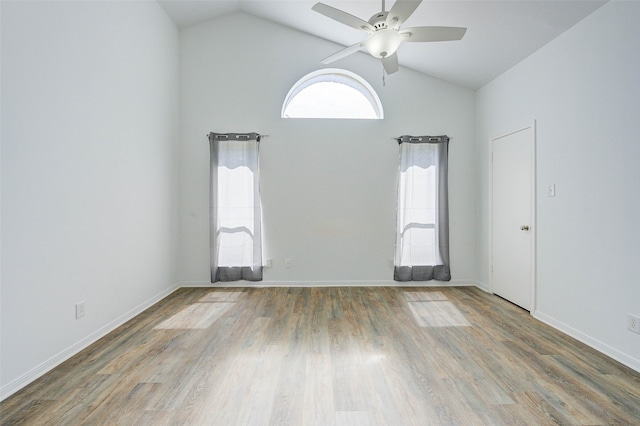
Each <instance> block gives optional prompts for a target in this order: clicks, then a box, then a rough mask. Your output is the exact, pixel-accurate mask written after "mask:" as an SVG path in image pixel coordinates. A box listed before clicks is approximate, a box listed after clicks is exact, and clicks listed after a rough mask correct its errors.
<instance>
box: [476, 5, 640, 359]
mask: <svg viewBox="0 0 640 426" xmlns="http://www.w3.org/2000/svg"><path fill="white" fill-rule="evenodd" d="M639 19H640V3H638V2H610V3H608V4H606V5H605V6H603V7H602V8H601V9H599V10H597V11H596V12H595V13H594V14H592V15H590V16H589V17H587V18H586V19H585V20H584V21H582V22H580V23H579V24H577V25H576V26H575V27H573V28H572V29H570V30H569V31H567V32H566V33H564V34H563V35H562V36H560V37H559V38H558V39H556V40H554V41H553V42H551V43H550V44H548V45H547V46H545V47H544V48H542V49H541V50H539V51H538V52H537V53H535V54H534V55H532V56H530V57H529V58H527V59H526V60H524V61H523V62H522V63H520V64H519V65H518V66H516V67H515V68H513V69H511V70H510V71H509V72H507V73H505V74H504V75H502V76H500V77H499V78H497V79H496V80H494V81H493V82H491V83H489V84H488V85H486V86H485V87H483V88H481V89H480V90H479V91H478V93H477V106H476V135H477V136H476V141H477V143H478V150H479V158H480V159H481V164H482V165H483V167H482V170H481V188H480V192H481V193H482V200H484V201H483V205H482V206H481V210H480V214H479V216H478V221H479V222H478V228H479V229H482V230H483V232H482V233H481V234H480V235H479V239H478V247H477V252H478V253H479V254H480V257H479V263H478V268H479V271H480V275H479V276H480V280H481V281H483V282H488V279H489V276H488V275H489V274H488V250H487V247H488V246H489V241H488V234H487V229H488V223H489V219H488V214H489V205H488V200H489V196H488V188H489V183H488V182H489V181H488V179H489V172H490V170H489V165H490V162H489V147H490V146H489V140H490V138H491V137H494V136H498V135H500V134H503V133H505V132H508V131H510V130H515V129H517V128H519V127H522V126H525V125H527V124H530V123H531V122H532V121H533V120H534V119H535V120H536V123H537V173H538V175H537V186H538V193H537V220H538V222H537V233H536V235H537V244H538V246H537V256H538V257H537V289H538V293H537V310H536V312H535V315H536V317H538V318H540V319H542V320H544V321H546V322H548V323H550V324H552V325H554V326H556V327H558V328H560V329H562V330H564V331H565V332H567V333H569V334H571V335H573V336H575V337H577V338H579V339H581V340H583V341H584V342H586V343H588V344H590V345H592V346H595V347H597V348H598V349H600V350H602V351H603V352H605V353H608V354H609V355H611V356H613V357H614V358H616V359H618V360H620V361H622V362H624V363H626V364H627V365H630V366H632V367H633V368H635V369H636V370H639V371H640V335H638V334H634V333H631V332H630V331H627V329H626V328H627V314H628V313H633V314H635V315H640V262H639V261H638V259H640V221H639V220H638V218H640V190H638V181H640V167H638V164H640V143H638V135H640V120H639V118H640V104H639V102H638V100H639V99H640V84H639V83H640V80H639V78H640V73H639V71H638V70H640V49H639V48H638V46H640V27H638V25H637V22H638V20H639ZM550 184H556V193H557V196H556V197H555V198H548V197H547V194H546V190H547V187H548V186H549V185H550Z"/></svg>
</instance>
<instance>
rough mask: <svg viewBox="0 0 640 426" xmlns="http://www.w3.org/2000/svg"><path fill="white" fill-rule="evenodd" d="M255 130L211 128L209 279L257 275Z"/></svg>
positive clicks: (259, 232) (259, 250) (259, 223)
mask: <svg viewBox="0 0 640 426" xmlns="http://www.w3.org/2000/svg"><path fill="white" fill-rule="evenodd" d="M259 142H260V135H259V134H257V133H245V134H241V133H210V134H209V147H210V154H211V166H210V173H211V179H210V206H209V220H210V224H209V225H210V235H209V237H210V254H211V282H212V283H215V282H218V281H238V280H247V281H261V280H262V212H261V205H260V179H259V178H260V176H259V167H258V166H259V146H260V144H259Z"/></svg>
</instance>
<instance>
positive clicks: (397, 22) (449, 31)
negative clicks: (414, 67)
mask: <svg viewBox="0 0 640 426" xmlns="http://www.w3.org/2000/svg"><path fill="white" fill-rule="evenodd" d="M384 2H385V0H382V12H379V13H376V14H375V15H373V16H372V17H371V18H369V21H364V20H362V19H360V18H358V17H356V16H353V15H351V14H349V13H347V12H343V11H342V10H339V9H336V8H335V7H331V6H328V5H326V4H324V3H316V4H315V5H314V6H313V7H312V8H311V9H313V10H315V11H316V12H318V13H321V14H323V15H324V16H326V17H328V18H331V19H333V20H335V21H338V22H340V23H342V24H345V25H348V26H350V27H353V28H355V29H358V30H364V31H366V32H368V33H369V35H368V36H367V38H366V39H365V40H363V41H361V42H359V43H356V44H354V45H351V46H348V47H345V48H344V49H342V50H340V51H338V52H336V53H334V54H333V55H331V56H328V57H327V58H325V59H323V60H322V61H321V62H322V63H323V64H330V63H331V62H334V61H337V60H338V59H342V58H344V57H346V56H348V55H351V54H352V53H355V52H357V51H358V50H360V49H362V48H363V47H366V49H367V50H368V51H369V53H370V54H371V55H372V56H374V57H376V58H380V59H382V65H383V66H384V70H385V72H386V73H387V74H393V73H394V72H396V71H398V53H397V50H398V47H399V46H400V43H402V42H403V41H409V42H418V41H419V42H424V41H452V40H460V39H462V37H463V36H464V33H465V32H466V31H467V29H466V28H462V27H411V28H404V29H400V26H401V25H402V24H403V23H404V22H405V21H406V20H407V19H408V18H409V16H411V14H412V13H413V12H414V11H415V10H416V8H417V7H418V6H419V5H420V3H421V2H422V0H396V2H395V3H394V4H393V7H392V8H391V10H389V11H388V12H387V11H385V5H384Z"/></svg>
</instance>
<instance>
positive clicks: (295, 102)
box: [282, 68, 384, 119]
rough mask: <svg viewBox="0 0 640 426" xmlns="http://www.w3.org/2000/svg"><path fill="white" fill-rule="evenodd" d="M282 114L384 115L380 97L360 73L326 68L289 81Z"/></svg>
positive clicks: (359, 116) (324, 115) (293, 116)
mask: <svg viewBox="0 0 640 426" xmlns="http://www.w3.org/2000/svg"><path fill="white" fill-rule="evenodd" d="M282 118H350V119H382V118H384V115H383V111H382V104H381V103H380V98H378V95H377V94H376V92H375V91H374V90H373V87H371V85H370V84H369V83H367V82H366V81H365V80H364V79H363V78H362V77H360V76H359V75H357V74H354V73H352V72H350V71H346V70H341V69H336V68H330V69H323V70H319V71H315V72H312V73H310V74H307V75H305V76H304V77H302V78H301V79H300V80H298V82H296V84H294V85H293V87H292V88H291V90H289V93H288V94H287V97H286V98H285V101H284V104H283V106H282Z"/></svg>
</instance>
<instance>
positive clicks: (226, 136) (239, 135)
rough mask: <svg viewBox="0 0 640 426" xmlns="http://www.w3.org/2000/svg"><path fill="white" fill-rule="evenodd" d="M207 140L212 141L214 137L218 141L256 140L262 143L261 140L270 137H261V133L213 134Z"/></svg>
mask: <svg viewBox="0 0 640 426" xmlns="http://www.w3.org/2000/svg"><path fill="white" fill-rule="evenodd" d="M206 136H207V138H209V139H211V138H212V137H213V138H215V139H218V140H237V141H251V140H254V139H255V140H256V141H258V142H260V139H262V138H266V137H267V136H268V135H261V134H260V133H255V132H252V133H214V132H211V133H209V134H208V135H206Z"/></svg>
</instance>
